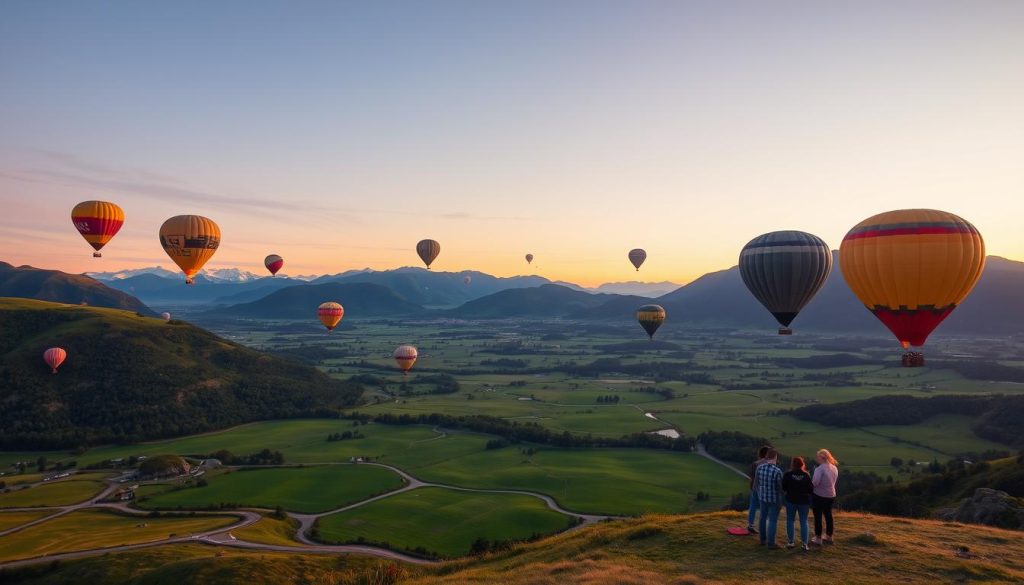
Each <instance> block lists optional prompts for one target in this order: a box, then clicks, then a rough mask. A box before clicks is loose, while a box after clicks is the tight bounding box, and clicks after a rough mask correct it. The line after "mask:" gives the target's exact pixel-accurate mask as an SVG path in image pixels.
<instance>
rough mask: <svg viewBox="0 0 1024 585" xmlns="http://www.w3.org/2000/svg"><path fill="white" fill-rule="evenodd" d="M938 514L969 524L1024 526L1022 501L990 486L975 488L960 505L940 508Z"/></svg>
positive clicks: (1005, 526) (944, 518) (1015, 527)
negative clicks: (971, 494) (972, 493)
mask: <svg viewBox="0 0 1024 585" xmlns="http://www.w3.org/2000/svg"><path fill="white" fill-rule="evenodd" d="M936 516H937V517H938V518H940V519H942V520H951V521H954V522H964V523H967V524H986V525H988V526H998V527H1000V528H1012V529H1022V528H1024V506H1022V505H1021V502H1020V501H1019V500H1018V499H1017V498H1015V497H1013V496H1011V495H1010V494H1008V493H1006V492H1001V491H999V490H994V489H990V488H978V489H976V490H974V495H973V496H971V497H969V498H964V499H963V500H961V502H960V505H959V506H957V507H956V508H944V509H941V510H938V511H937V512H936Z"/></svg>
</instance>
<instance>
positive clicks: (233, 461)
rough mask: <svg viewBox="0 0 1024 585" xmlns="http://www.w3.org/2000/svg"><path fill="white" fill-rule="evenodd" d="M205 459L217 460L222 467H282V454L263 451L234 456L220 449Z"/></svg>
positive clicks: (268, 450) (267, 450)
mask: <svg viewBox="0 0 1024 585" xmlns="http://www.w3.org/2000/svg"><path fill="white" fill-rule="evenodd" d="M205 458H206V459H217V460H219V461H220V462H221V463H223V464H224V465H284V453H282V452H280V451H277V450H273V451H271V450H270V449H263V450H261V451H258V452H256V453H250V454H249V455H235V454H233V453H232V452H231V451H228V450H227V449H221V450H219V451H215V452H213V453H210V454H209V455H206V456H205Z"/></svg>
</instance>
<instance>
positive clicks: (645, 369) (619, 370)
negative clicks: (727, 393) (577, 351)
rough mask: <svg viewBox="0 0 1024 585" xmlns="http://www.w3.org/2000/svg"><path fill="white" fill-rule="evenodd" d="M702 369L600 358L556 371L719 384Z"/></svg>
mask: <svg viewBox="0 0 1024 585" xmlns="http://www.w3.org/2000/svg"><path fill="white" fill-rule="evenodd" d="M698 369H700V367H699V366H698V365H697V364H695V363H693V362H689V361H687V362H667V361H666V362H641V363H633V364H627V363H623V362H622V360H621V359H619V358H611V357H607V358H598V359H596V360H594V361H592V362H590V363H586V364H577V363H565V364H561V365H559V366H557V367H556V368H555V370H557V371H561V372H565V373H567V374H569V375H572V376H579V377H583V378H596V377H598V376H603V375H607V374H626V375H630V376H642V377H650V378H654V379H655V380H657V381H680V382H688V383H690V384H717V381H716V380H715V379H714V378H713V377H711V376H710V375H708V374H706V373H704V372H695V371H694V370H698Z"/></svg>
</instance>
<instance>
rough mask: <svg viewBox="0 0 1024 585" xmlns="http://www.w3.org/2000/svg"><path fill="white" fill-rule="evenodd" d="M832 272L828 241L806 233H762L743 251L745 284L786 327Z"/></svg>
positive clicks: (742, 265)
mask: <svg viewBox="0 0 1024 585" xmlns="http://www.w3.org/2000/svg"><path fill="white" fill-rule="evenodd" d="M830 272H832V251H831V250H830V249H829V247H828V244H826V243H825V242H824V240H822V239H821V238H819V237H818V236H815V235H814V234H808V233H806V232H798V231H792V230H790V231H780V232H771V233H767V234H763V235H760V236H757V237H756V238H754V239H753V240H750V242H748V243H747V245H746V246H743V251H741V252H740V276H741V277H742V278H743V284H745V285H747V288H748V289H750V292H751V293H753V295H754V297H755V298H756V299H757V300H758V301H760V302H761V304H762V305H764V306H765V308H766V309H768V311H770V312H771V314H772V315H773V316H774V317H775V319H776V320H777V321H778V322H779V324H780V325H782V326H783V327H789V324H790V323H792V322H793V319H795V318H796V316H797V314H799V313H800V311H801V309H803V308H804V307H805V306H806V305H807V303H809V302H810V301H811V299H812V298H814V295H815V294H817V293H818V291H819V290H821V287H822V286H824V285H825V281H826V280H827V279H828V275H829V273H830Z"/></svg>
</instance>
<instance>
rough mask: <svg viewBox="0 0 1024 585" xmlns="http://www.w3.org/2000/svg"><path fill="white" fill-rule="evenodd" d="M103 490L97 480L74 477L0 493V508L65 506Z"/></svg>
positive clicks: (101, 484)
mask: <svg viewBox="0 0 1024 585" xmlns="http://www.w3.org/2000/svg"><path fill="white" fill-rule="evenodd" d="M103 488H104V484H103V482H102V481H99V480H97V479H76V478H74V477H70V478H68V479H62V480H60V481H55V482H53V483H44V484H37V485H34V486H30V487H24V486H22V487H18V488H14V489H12V490H11V491H9V492H4V493H0V508H27V507H31V506H67V505H70V504H77V503H79V502H82V501H85V500H87V499H89V498H91V497H93V496H95V495H96V494H98V493H100V492H101V491H103Z"/></svg>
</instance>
